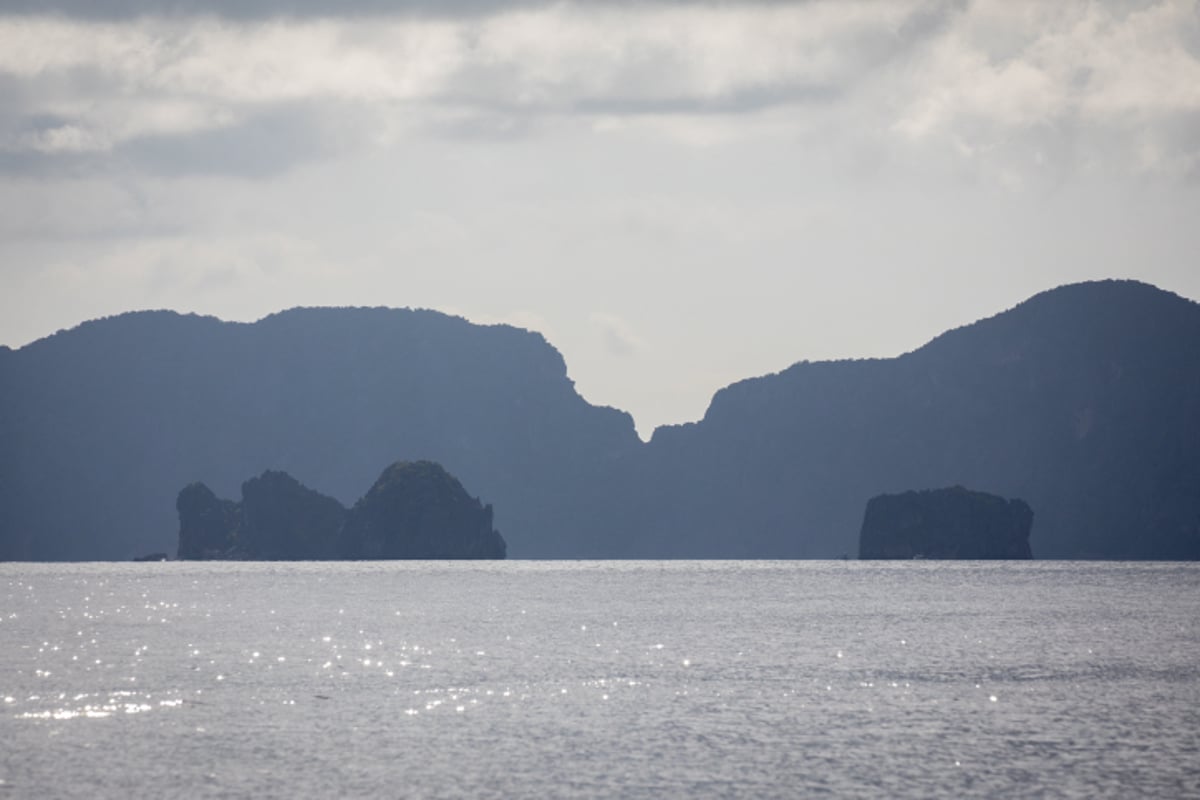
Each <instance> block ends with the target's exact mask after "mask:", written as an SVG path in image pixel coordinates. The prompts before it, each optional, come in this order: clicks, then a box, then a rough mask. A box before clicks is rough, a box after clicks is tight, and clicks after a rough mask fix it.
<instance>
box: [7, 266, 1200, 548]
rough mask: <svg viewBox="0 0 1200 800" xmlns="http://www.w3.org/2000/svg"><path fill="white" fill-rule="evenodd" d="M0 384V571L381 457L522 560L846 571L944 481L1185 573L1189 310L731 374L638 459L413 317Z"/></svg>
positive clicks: (65, 335) (1049, 531)
mask: <svg viewBox="0 0 1200 800" xmlns="http://www.w3.org/2000/svg"><path fill="white" fill-rule="evenodd" d="M0 390H2V391H0V558H23V557H25V558H27V557H36V558H78V557H104V558H122V559H123V558H125V557H128V556H129V555H131V554H136V553H140V552H149V551H161V550H164V549H166V547H165V546H164V542H165V541H167V540H166V539H165V538H164V536H163V530H169V528H170V525H169V524H167V523H164V522H163V521H162V520H161V519H160V518H163V517H164V516H169V514H166V515H164V512H163V511H162V509H160V508H159V505H162V506H164V507H166V508H167V509H168V510H169V508H170V503H169V498H170V497H171V496H172V493H173V492H174V490H176V489H177V488H178V486H179V485H185V484H187V483H189V482H192V481H196V480H204V481H205V482H207V483H209V485H212V486H214V488H216V489H217V491H218V493H219V494H221V495H223V496H228V495H230V494H232V493H233V491H234V489H236V486H237V483H236V482H237V481H240V476H242V475H245V474H258V473H260V472H262V471H263V470H266V469H280V470H286V471H288V472H289V473H290V474H293V475H296V476H297V477H299V478H300V479H302V480H303V481H304V483H306V484H308V485H320V486H323V487H327V488H326V490H327V491H330V492H331V494H332V495H333V496H334V497H337V498H338V499H339V500H341V501H342V502H343V503H347V502H349V501H350V500H352V499H353V497H354V496H355V495H354V494H353V492H354V491H356V489H357V487H361V486H362V485H365V484H366V483H367V482H369V480H370V478H371V471H372V470H373V469H375V468H376V465H377V464H378V463H390V462H391V461H394V460H397V459H409V460H416V459H429V460H433V461H438V462H439V463H443V464H445V465H446V467H447V469H450V470H451V471H452V472H453V473H454V474H456V475H459V476H461V477H462V479H463V480H464V481H465V482H468V483H469V484H470V485H472V486H473V487H477V489H476V490H477V491H479V492H480V493H481V494H483V495H486V496H487V497H489V498H490V499H491V500H492V502H493V503H494V505H495V508H496V514H497V522H498V525H501V526H502V527H503V529H504V530H505V531H507V532H509V535H508V537H507V538H508V539H509V545H510V554H511V555H513V556H515V557H518V558H520V557H659V556H661V557H784V558H794V557H837V556H839V555H841V554H844V553H849V552H851V551H853V549H854V544H853V543H854V541H855V537H856V536H857V531H858V523H859V522H860V521H861V520H860V519H858V518H857V517H858V515H859V514H861V509H862V507H863V504H864V503H865V502H866V500H867V499H868V498H870V497H873V496H875V495H877V494H883V493H895V492H900V491H904V490H908V489H913V488H921V487H925V486H948V485H956V484H961V485H968V486H973V487H978V488H980V489H982V490H985V491H989V492H994V493H997V494H1002V495H1005V496H1019V497H1025V498H1027V499H1028V500H1029V501H1030V502H1031V504H1032V505H1033V507H1034V509H1035V512H1036V513H1037V514H1038V519H1039V525H1038V532H1037V534H1036V538H1037V541H1036V542H1035V543H1034V547H1035V551H1036V552H1037V553H1038V555H1039V557H1042V556H1049V557H1060V558H1062V557H1109V558H1117V557H1136V558H1143V557H1167V558H1200V500H1198V499H1197V498H1200V463H1198V458H1197V456H1196V455H1195V453H1197V452H1200V423H1198V422H1197V421H1196V419H1195V417H1196V416H1197V415H1196V414H1194V413H1193V412H1192V409H1194V408H1198V407H1200V305H1198V304H1197V303H1195V302H1194V301H1191V300H1188V299H1187V298H1183V297H1180V296H1179V295H1177V294H1174V293H1171V292H1167V291H1164V290H1161V289H1158V288H1156V287H1153V286H1151V285H1149V284H1145V283H1141V282H1138V281H1125V280H1109V281H1095V282H1086V283H1080V284H1068V285H1066V286H1061V287H1056V288H1054V289H1049V290H1046V291H1044V292H1040V293H1038V294H1036V295H1034V296H1032V297H1030V298H1028V299H1027V300H1025V301H1023V302H1021V303H1018V304H1016V305H1015V306H1013V307H1011V308H1009V309H1006V310H1004V311H1000V312H998V313H996V314H994V315H992V316H989V317H986V318H984V319H981V320H978V321H976V322H973V323H969V324H967V325H963V326H960V327H958V328H955V329H952V330H949V331H946V332H944V333H942V334H939V335H938V336H935V337H933V338H932V339H931V340H930V341H928V342H927V343H926V344H924V345H922V346H921V347H919V348H916V349H914V350H911V351H909V352H907V353H903V354H901V355H898V356H895V357H893V358H885V359H879V358H873V359H842V360H836V361H818V362H808V361H799V362H796V363H794V364H792V365H790V366H788V367H786V368H784V369H781V370H780V371H778V372H775V373H770V374H767V375H762V376H757V377H753V378H746V379H743V380H741V381H737V382H735V383H733V384H730V385H729V386H727V387H724V388H722V389H721V390H719V391H718V392H716V393H715V394H714V395H713V398H712V400H711V401H710V403H709V405H708V408H707V409H706V411H705V414H704V416H703V417H702V418H701V419H700V420H698V421H695V422H690V423H683V424H680V425H666V426H660V427H658V428H656V429H655V431H654V432H653V435H652V436H651V438H650V440H649V441H648V442H642V441H641V440H640V439H638V437H637V434H636V432H635V431H634V428H633V420H632V418H631V417H630V416H629V415H628V414H627V413H626V412H623V411H620V410H618V409H613V408H609V407H606V406H597V405H593V404H591V403H589V402H587V401H586V400H585V399H584V398H583V397H581V396H580V395H579V393H578V391H577V390H576V389H575V386H574V382H573V381H572V380H571V379H570V377H569V375H568V372H567V367H566V362H565V360H564V359H563V357H562V355H561V353H559V352H558V350H556V349H555V348H554V347H553V346H552V345H551V344H550V343H549V342H548V341H547V340H546V339H545V337H543V336H542V335H541V334H539V333H536V332H531V331H526V330H524V329H521V328H516V327H514V326H510V325H503V324H500V325H486V326H484V325H476V324H474V323H471V322H469V321H468V320H465V319H463V318H462V317H455V316H450V315H446V314H442V313H440V312H436V311H430V310H427V309H415V310H414V309H387V308H380V307H357V308H328V307H299V308H296V309H288V310H286V311H282V312H277V313H275V314H271V315H268V316H266V317H263V318H262V319H260V320H258V321H256V322H232V323H231V322H224V321H221V320H218V319H217V318H215V317H205V316H200V315H195V314H186V315H185V314H179V313H177V312H171V311H147V312H128V313H127V314H122V315H116V316H114V317H108V318H104V319H100V320H92V321H89V322H86V323H82V324H81V325H79V326H76V327H75V328H72V329H69V330H65V331H59V332H58V333H56V334H52V335H51V336H49V337H44V338H43V339H39V340H37V341H36V342H32V343H30V344H29V345H26V346H25V347H23V348H20V349H18V350H9V351H8V352H4V351H0ZM160 473H161V474H160ZM166 476H169V477H170V478H171V480H172V481H173V483H174V485H173V486H170V487H162V489H163V497H164V498H167V500H164V501H163V502H162V503H160V502H159V501H160V500H163V498H159V497H156V496H154V494H155V493H156V492H158V491H159V488H160V487H159V486H158V483H159V482H161V481H160V478H164V477H166ZM168 489H169V491H168ZM58 492H61V496H60V495H59V494H56V493H58ZM71 509H75V510H74V511H72V510H71ZM160 526H161V528H162V529H163V530H160ZM1120 526H1125V529H1126V532H1125V533H1122V532H1121V531H1120V530H1118V528H1119V527H1120ZM81 531H94V532H97V533H99V534H103V535H102V536H100V537H99V538H97V537H96V536H95V535H92V534H88V533H86V532H81ZM113 531H118V532H117V533H113ZM122 531H129V533H122ZM1130 531H1132V532H1133V533H1130ZM1134 534H1137V536H1134ZM1135 539H1137V541H1134V540H1135Z"/></svg>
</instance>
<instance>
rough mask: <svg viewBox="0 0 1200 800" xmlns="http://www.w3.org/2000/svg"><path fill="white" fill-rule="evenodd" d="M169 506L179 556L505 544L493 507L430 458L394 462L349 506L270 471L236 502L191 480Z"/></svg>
mask: <svg viewBox="0 0 1200 800" xmlns="http://www.w3.org/2000/svg"><path fill="white" fill-rule="evenodd" d="M175 505H176V508H177V510H178V511H179V558H180V559H190V560H213V559H225V560H249V561H258V560H262V561H325V560H365V559H499V558H504V557H505V554H506V550H507V546H506V544H505V541H504V538H503V537H502V536H501V535H500V533H499V532H498V531H496V530H495V529H494V528H493V527H492V507H491V506H490V505H488V506H485V505H483V504H482V503H480V501H479V500H478V499H477V498H474V497H471V496H470V495H469V494H467V491H466V489H464V488H463V486H462V484H461V483H459V481H458V479H456V478H455V477H454V476H453V475H451V474H450V473H448V472H446V470H445V469H443V468H442V466H441V465H440V464H436V463H434V462H432V461H415V462H409V461H399V462H396V463H395V464H392V465H391V466H389V467H388V468H387V469H385V470H384V471H383V474H381V475H380V476H379V479H378V480H376V481H375V484H374V485H373V486H372V487H371V489H370V490H369V491H368V492H367V493H366V495H364V496H363V497H362V498H361V499H360V500H359V501H358V502H357V503H355V504H354V506H353V508H350V509H346V508H345V507H344V506H342V504H341V503H339V502H338V501H337V500H335V499H333V498H332V497H326V496H325V495H323V494H321V493H320V492H316V491H313V490H312V489H309V488H308V487H307V486H304V485H303V484H302V483H300V482H299V481H297V480H296V479H295V478H293V477H292V476H290V475H288V474H287V473H286V472H277V471H272V470H268V471H266V472H264V473H263V474H262V475H260V476H258V477H257V478H251V479H250V480H248V481H246V482H245V483H243V484H242V501H241V502H240V503H235V502H233V501H232V500H222V499H220V498H218V497H217V496H216V495H215V494H214V493H213V492H212V490H211V489H209V488H208V487H207V486H205V485H204V484H203V483H193V484H190V485H189V486H186V487H184V489H183V490H182V491H181V492H180V493H179V497H178V499H177V501H176V504H175Z"/></svg>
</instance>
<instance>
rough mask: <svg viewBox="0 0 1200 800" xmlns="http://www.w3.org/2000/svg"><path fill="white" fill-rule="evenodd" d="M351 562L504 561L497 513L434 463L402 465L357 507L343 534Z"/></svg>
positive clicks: (385, 476)
mask: <svg viewBox="0 0 1200 800" xmlns="http://www.w3.org/2000/svg"><path fill="white" fill-rule="evenodd" d="M341 540H342V546H343V547H344V548H345V552H347V553H350V554H353V555H350V556H348V557H351V558H361V559H380V558H438V559H441V558H504V556H505V552H506V550H507V547H506V545H505V543H504V539H503V538H502V537H501V536H500V534H499V533H497V532H496V531H495V530H493V529H492V507H491V506H484V505H482V504H481V503H480V502H479V500H477V499H475V498H473V497H471V496H470V495H468V494H467V492H466V490H465V489H463V487H462V484H461V483H459V482H458V481H457V480H456V479H455V478H454V477H453V476H452V475H450V474H449V473H447V472H446V470H444V469H442V468H441V466H439V465H437V464H434V463H432V462H429V461H419V462H416V463H410V462H399V463H396V464H393V465H392V466H390V467H388V468H387V469H386V470H384V471H383V474H382V475H380V476H379V480H377V481H375V485H374V486H372V487H371V489H370V491H368V492H367V493H366V495H364V496H363V498H362V499H361V500H359V501H358V502H357V503H355V504H354V508H352V509H351V510H350V513H349V515H348V516H347V518H346V524H345V527H344V529H343V531H342V534H341Z"/></svg>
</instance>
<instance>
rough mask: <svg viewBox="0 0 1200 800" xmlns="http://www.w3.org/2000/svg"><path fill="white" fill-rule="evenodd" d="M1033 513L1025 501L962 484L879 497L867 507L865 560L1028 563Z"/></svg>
mask: <svg viewBox="0 0 1200 800" xmlns="http://www.w3.org/2000/svg"><path fill="white" fill-rule="evenodd" d="M1032 527H1033V511H1032V510H1031V509H1030V508H1029V505H1028V504H1027V503H1026V502H1025V501H1023V500H1016V499H1013V500H1006V499H1004V498H1003V497H997V496H996V495H992V494H987V493H985V492H974V491H971V490H969V489H964V488H963V487H961V486H954V487H951V488H949V489H930V490H925V491H919V492H904V493H903V494H881V495H879V496H877V497H872V498H871V500H870V501H869V502H868V503H867V511H866V514H865V515H864V517H863V524H862V531H861V533H860V534H859V539H858V557H859V558H863V559H875V558H879V559H907V558H943V559H1029V558H1033V552H1032V550H1031V549H1030V547H1029V532H1030V529H1031V528H1032Z"/></svg>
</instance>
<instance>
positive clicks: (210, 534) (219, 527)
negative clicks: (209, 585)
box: [175, 483, 242, 560]
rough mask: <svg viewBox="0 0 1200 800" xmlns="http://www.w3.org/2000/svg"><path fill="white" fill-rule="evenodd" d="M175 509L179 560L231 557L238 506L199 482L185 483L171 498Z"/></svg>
mask: <svg viewBox="0 0 1200 800" xmlns="http://www.w3.org/2000/svg"><path fill="white" fill-rule="evenodd" d="M175 508H176V510H177V511H178V512H179V552H178V557H179V558H181V559H192V560H205V559H210V558H225V557H231V556H232V554H233V552H234V550H235V548H236V541H237V531H238V528H239V527H240V522H241V516H242V514H241V506H239V505H238V504H237V503H235V502H233V501H232V500H222V499H220V498H219V497H217V496H216V495H215V494H213V491H212V489H209V488H208V487H207V486H205V485H204V484H203V483H192V484H188V485H187V486H185V487H184V488H183V491H181V492H180V493H179V497H178V498H176V500H175Z"/></svg>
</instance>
